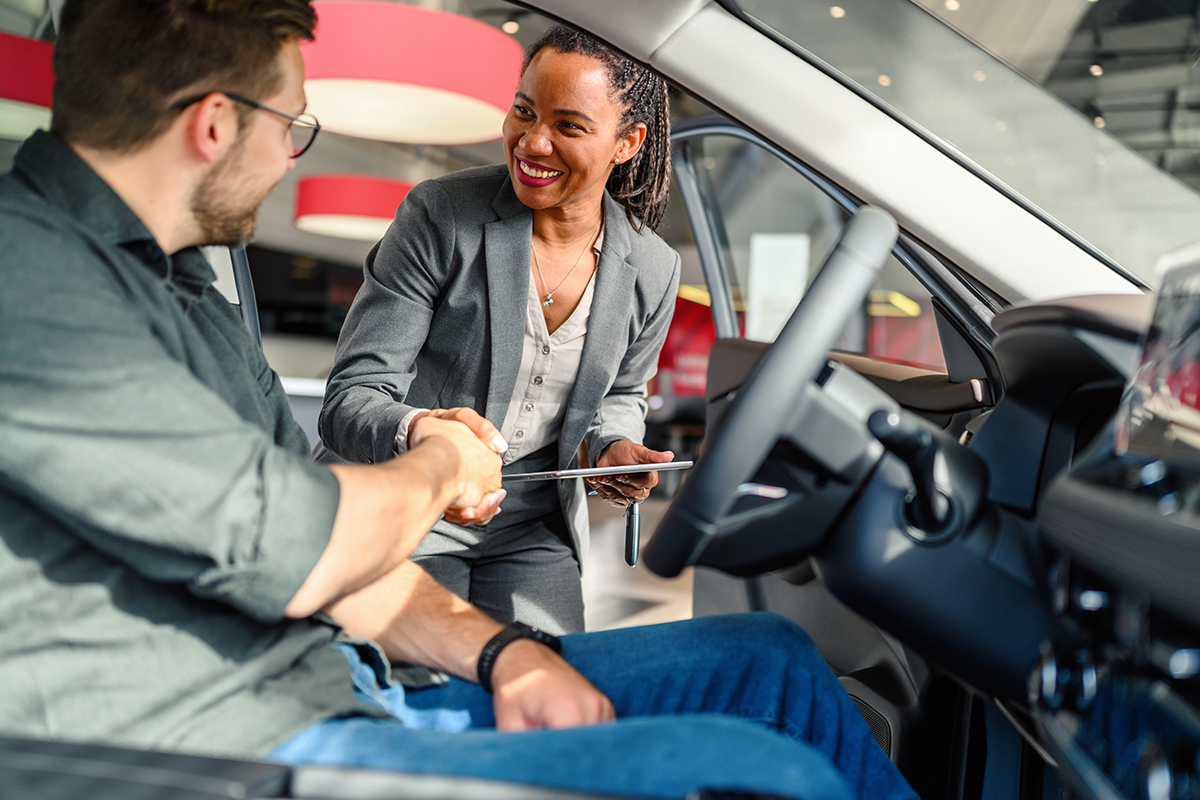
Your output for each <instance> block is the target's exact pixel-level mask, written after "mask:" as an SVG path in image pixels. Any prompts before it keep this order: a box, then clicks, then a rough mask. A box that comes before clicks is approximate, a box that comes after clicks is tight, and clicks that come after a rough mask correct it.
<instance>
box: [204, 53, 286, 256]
mask: <svg viewBox="0 0 1200 800" xmlns="http://www.w3.org/2000/svg"><path fill="white" fill-rule="evenodd" d="M279 66H280V69H281V70H282V72H283V76H284V77H283V84H282V88H280V90H279V91H278V92H276V93H275V94H273V95H271V96H270V97H266V98H263V99H262V100H261V101H260V102H262V103H263V104H265V105H268V106H271V107H272V108H277V109H279V110H280V111H286V112H288V113H289V114H294V115H298V114H300V113H301V112H302V111H304V106H305V98H304V62H303V60H302V59H301V57H300V47H299V45H298V44H297V43H296V42H295V41H294V40H293V41H289V42H287V43H286V44H285V45H284V46H283V48H282V49H281V50H280V53H279ZM255 99H258V98H255ZM291 154H292V138H291V134H290V128H289V122H288V120H286V119H284V118H283V117H280V116H279V115H277V114H272V113H271V112H269V111H263V110H261V109H260V110H255V111H254V112H252V113H251V114H250V116H249V118H248V119H247V121H246V123H245V125H243V126H242V128H241V130H240V131H239V132H238V138H237V140H236V141H235V142H234V144H233V146H232V147H231V148H230V149H229V150H228V151H227V152H226V153H225V155H224V156H223V157H222V158H221V159H220V160H219V161H217V162H216V163H214V164H213V165H212V166H211V167H210V168H209V171H208V174H207V175H205V176H204V178H203V179H202V180H201V181H200V183H199V184H198V185H197V186H196V190H195V191H194V192H193V194H192V202H191V207H192V213H193V214H194V215H195V217H196V223H197V224H198V225H199V226H200V233H201V237H202V243H203V244H227V245H236V244H242V243H244V242H246V241H249V239H250V237H252V236H253V235H254V227H255V223H256V222H257V220H258V207H259V206H260V205H262V201H263V200H264V199H266V196H267V195H268V194H270V193H271V190H272V189H274V188H275V186H276V184H278V183H279V180H280V179H281V178H282V177H283V175H284V173H285V172H287V171H288V170H289V169H291V168H292V167H293V166H294V165H295V161H294V160H293V159H292V157H291Z"/></svg>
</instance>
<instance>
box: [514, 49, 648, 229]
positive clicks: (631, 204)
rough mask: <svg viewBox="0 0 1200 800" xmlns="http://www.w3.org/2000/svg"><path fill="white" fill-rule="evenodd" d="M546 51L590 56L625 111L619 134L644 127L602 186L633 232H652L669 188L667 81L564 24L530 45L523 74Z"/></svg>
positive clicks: (522, 70)
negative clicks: (638, 143)
mask: <svg viewBox="0 0 1200 800" xmlns="http://www.w3.org/2000/svg"><path fill="white" fill-rule="evenodd" d="M547 47H551V48H553V49H555V50H557V51H559V52H560V53H578V54H580V55H586V56H591V57H592V58H594V59H596V60H597V61H599V62H600V63H601V64H602V65H603V66H604V70H605V72H606V73H607V74H608V86H609V91H610V93H611V95H612V97H614V98H615V99H616V100H617V101H618V102H619V103H620V104H621V105H622V106H624V109H625V110H624V113H623V114H622V116H621V123H620V129H619V130H618V131H617V135H618V136H623V135H625V133H627V132H628V131H629V129H630V128H632V127H633V126H634V125H636V124H637V123H639V122H641V123H643V124H644V125H645V126H646V140H645V141H644V142H642V148H641V149H640V150H638V152H637V155H635V156H634V157H633V158H631V159H629V160H628V161H625V162H623V163H621V164H617V166H616V167H614V168H613V171H612V174H611V175H609V176H608V184H607V186H606V188H607V189H608V191H609V194H611V195H612V196H613V199H615V200H616V201H617V202H619V203H620V204H621V205H623V206H624V207H625V215H626V216H627V217H628V218H629V222H630V224H632V225H633V226H634V227H635V228H636V229H637V230H639V231H640V230H641V229H642V228H643V227H646V226H649V228H650V230H657V229H658V226H659V225H660V224H661V223H662V221H663V217H664V216H665V214H666V210H667V199H668V193H669V192H670V189H671V112H670V108H669V107H668V104H667V83H666V81H664V80H663V79H662V78H660V77H659V76H658V74H657V73H656V72H654V70H652V69H650V68H649V67H645V66H642V65H641V64H639V63H637V62H636V61H633V60H632V59H629V58H626V57H625V56H623V55H621V54H620V53H618V52H617V51H616V50H613V49H612V48H611V47H608V46H607V45H604V44H602V43H600V42H598V41H596V40H595V39H593V38H592V37H591V36H588V35H587V34H586V33H582V32H580V31H578V30H576V29H575V28H571V27H569V26H567V25H554V26H552V27H551V28H549V29H548V30H547V31H546V32H545V33H543V34H542V35H541V36H540V37H539V38H538V40H537V41H536V42H534V43H533V44H531V45H529V48H528V49H527V50H526V51H525V64H524V65H523V66H522V67H521V73H522V74H524V73H525V70H526V69H527V68H528V67H529V62H530V61H532V60H533V57H534V56H535V55H537V54H538V52H539V51H541V50H543V49H545V48H547Z"/></svg>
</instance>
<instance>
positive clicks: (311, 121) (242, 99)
mask: <svg viewBox="0 0 1200 800" xmlns="http://www.w3.org/2000/svg"><path fill="white" fill-rule="evenodd" d="M210 94H223V95H225V96H226V97H228V98H229V99H230V100H233V101H234V102H235V103H242V104H244V105H248V106H251V107H252V108H257V109H261V110H262V111H267V112H270V113H271V114H274V115H276V116H279V117H283V118H284V119H286V120H288V123H289V124H288V131H289V132H291V129H292V127H293V126H295V125H299V126H300V127H301V128H303V129H305V130H311V131H312V136H311V137H310V138H309V140H308V143H307V144H305V145H304V147H301V148H300V149H299V150H293V151H292V154H291V156H290V158H292V159H297V158H299V157H300V156H302V155H304V154H305V153H307V152H308V148H310V147H312V146H313V142H315V141H316V140H317V134H318V133H320V132H321V123H320V122H318V121H317V118H316V117H314V116H313V115H312V114H309V113H304V114H301V115H300V116H298V117H297V116H293V115H292V114H289V113H287V112H286V111H280V110H279V109H278V108H272V107H271V106H268V105H265V104H263V103H260V102H258V101H257V100H251V99H250V98H249V97H246V96H245V95H240V94H238V93H237V92H226V91H218V92H205V93H204V94H199V95H196V96H195V97H185V98H184V99H182V100H179V101H176V102H175V103H172V104H171V108H174V109H176V110H179V111H182V110H183V109H185V108H187V107H188V106H190V105H192V104H193V103H199V102H200V101H201V100H203V99H204V98H206V97H208V96H209V95H210Z"/></svg>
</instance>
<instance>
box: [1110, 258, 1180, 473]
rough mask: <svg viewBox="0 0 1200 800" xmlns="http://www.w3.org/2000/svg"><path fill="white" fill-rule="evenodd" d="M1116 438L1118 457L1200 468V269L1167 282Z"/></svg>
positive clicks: (1169, 275) (1174, 275)
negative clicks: (1154, 460)
mask: <svg viewBox="0 0 1200 800" xmlns="http://www.w3.org/2000/svg"><path fill="white" fill-rule="evenodd" d="M1114 433H1115V445H1116V450H1117V453H1118V455H1121V454H1125V453H1129V454H1130V455H1134V456H1142V457H1146V458H1151V459H1161V460H1162V461H1165V462H1166V463H1168V464H1176V465H1179V466H1188V467H1192V468H1197V467H1200V265H1197V264H1192V265H1189V266H1184V267H1179V268H1177V269H1174V270H1172V271H1171V272H1169V273H1167V274H1166V275H1165V276H1164V277H1163V283H1162V287H1161V288H1160V290H1159V292H1158V299H1157V302H1156V303H1155V307H1154V318H1153V320H1152V322H1151V323H1150V328H1149V330H1148V331H1147V333H1146V338H1145V343H1144V346H1143V349H1142V360H1141V364H1140V365H1139V367H1138V370H1137V373H1136V374H1135V375H1134V377H1133V380H1132V381H1131V382H1130V384H1129V386H1128V388H1127V390H1126V392H1125V395H1124V397H1123V398H1122V400H1121V406H1120V409H1119V411H1118V415H1117V419H1116V429H1115V431H1114Z"/></svg>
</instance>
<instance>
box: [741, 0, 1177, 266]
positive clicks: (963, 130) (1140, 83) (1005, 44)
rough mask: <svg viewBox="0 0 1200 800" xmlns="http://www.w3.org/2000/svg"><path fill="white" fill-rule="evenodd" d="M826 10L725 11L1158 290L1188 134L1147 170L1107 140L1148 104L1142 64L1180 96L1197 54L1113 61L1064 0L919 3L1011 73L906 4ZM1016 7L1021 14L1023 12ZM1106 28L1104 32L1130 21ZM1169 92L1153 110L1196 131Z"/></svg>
mask: <svg viewBox="0 0 1200 800" xmlns="http://www.w3.org/2000/svg"><path fill="white" fill-rule="evenodd" d="M834 2H836V5H835V4H833V3H797V2H795V0H737V6H738V7H739V8H740V9H741V10H742V11H744V12H745V13H746V14H748V15H749V16H751V17H752V18H753V19H754V20H755V21H757V22H758V23H760V24H761V25H763V26H765V27H767V28H770V29H772V30H773V31H774V32H775V33H776V34H778V35H779V36H780V37H782V38H783V39H785V40H787V41H789V42H791V43H792V44H793V45H795V46H796V47H798V48H799V49H801V50H803V51H805V52H807V53H808V54H809V55H811V56H814V57H815V58H816V59H817V60H819V61H820V62H823V63H824V65H825V66H826V67H827V68H828V69H830V70H831V71H833V72H834V73H836V74H838V75H839V76H840V77H841V78H842V79H843V80H846V81H848V82H849V83H851V84H853V85H855V86H857V87H858V89H859V90H860V91H861V92H863V93H865V94H866V95H868V96H870V97H872V98H874V99H875V100H876V102H877V103H879V104H881V105H883V106H885V107H887V108H888V109H889V110H890V111H891V112H892V113H893V114H895V115H896V116H897V117H899V118H901V119H903V120H905V121H907V122H908V123H909V124H910V125H911V126H912V127H914V128H916V129H919V130H921V131H922V132H923V133H924V135H926V136H927V137H929V138H931V139H932V140H934V141H935V142H937V143H938V144H939V145H940V146H942V147H943V148H944V149H946V150H947V151H949V152H951V153H954V154H955V155H956V156H957V157H958V158H960V159H962V160H964V161H965V162H967V163H969V164H971V165H973V166H974V167H975V168H976V169H977V170H979V171H981V172H982V173H985V174H986V175H988V176H990V177H991V179H992V180H993V181H995V182H997V183H999V184H1003V185H1004V186H1006V187H1008V188H1009V190H1010V191H1011V192H1012V193H1014V194H1016V195H1018V196H1020V197H1021V198H1023V199H1024V200H1025V201H1026V202H1027V203H1029V204H1030V205H1032V206H1033V207H1036V208H1037V209H1040V211H1041V212H1042V213H1044V214H1045V215H1047V216H1048V217H1050V218H1052V219H1054V220H1057V222H1058V223H1059V224H1060V226H1062V227H1064V228H1066V229H1067V230H1069V231H1071V232H1072V233H1073V234H1075V235H1076V236H1077V237H1078V238H1080V239H1082V240H1083V241H1084V242H1086V243H1087V244H1089V245H1090V246H1091V247H1093V248H1094V249H1095V250H1097V251H1099V252H1100V253H1101V254H1103V255H1104V256H1106V257H1107V258H1108V259H1109V260H1111V261H1112V262H1114V264H1115V265H1118V266H1119V267H1121V268H1123V269H1124V270H1127V271H1128V272H1130V273H1132V274H1133V275H1135V276H1137V277H1138V278H1139V279H1141V280H1142V281H1144V282H1145V283H1147V284H1149V285H1151V286H1156V285H1157V283H1158V280H1157V277H1156V275H1155V269H1154V267H1155V263H1156V261H1157V260H1158V257H1159V256H1160V255H1162V254H1163V253H1164V252H1168V251H1171V250H1175V249H1177V248H1179V247H1182V246H1184V245H1186V244H1189V243H1192V242H1195V241H1197V240H1200V195H1198V194H1197V191H1196V190H1195V189H1193V188H1192V187H1191V186H1189V185H1187V184H1186V183H1185V182H1184V181H1185V180H1192V181H1194V183H1195V185H1200V174H1198V172H1200V171H1198V170H1197V163H1196V152H1197V150H1196V148H1197V147H1200V136H1193V137H1192V138H1191V143H1190V145H1188V146H1187V147H1186V149H1185V152H1184V153H1183V154H1182V157H1179V156H1180V154H1179V152H1178V151H1179V148H1178V147H1176V146H1175V145H1176V144H1177V143H1176V142H1173V141H1171V140H1170V139H1166V140H1164V141H1163V142H1162V143H1161V147H1160V148H1158V149H1154V148H1149V147H1148V148H1145V149H1144V151H1143V152H1145V153H1147V154H1149V155H1151V156H1153V157H1154V158H1155V159H1156V162H1157V163H1156V162H1155V161H1151V160H1150V159H1148V158H1147V157H1146V155H1144V154H1143V152H1138V151H1136V150H1134V149H1133V148H1132V147H1130V146H1129V145H1128V144H1126V143H1125V142H1122V141H1121V140H1120V139H1119V138H1117V136H1114V135H1113V133H1114V129H1116V128H1117V125H1116V124H1115V123H1116V122H1117V121H1118V120H1120V121H1121V122H1122V124H1124V125H1126V126H1127V127H1128V126H1129V125H1134V126H1136V125H1138V124H1139V123H1134V122H1133V121H1132V120H1128V119H1124V120H1122V119H1121V114H1122V113H1123V112H1125V109H1126V107H1127V106H1129V105H1130V104H1132V103H1134V102H1136V103H1141V104H1143V105H1146V104H1149V103H1151V102H1153V101H1154V98H1147V95H1149V94H1150V93H1151V91H1152V89H1154V88H1156V85H1155V84H1154V83H1153V82H1152V81H1151V79H1150V76H1148V75H1145V74H1144V73H1146V72H1147V71H1148V70H1149V69H1150V68H1154V69H1157V70H1158V72H1156V73H1154V74H1155V75H1156V76H1157V77H1158V82H1159V84H1162V83H1164V82H1166V83H1170V82H1171V81H1175V82H1182V84H1183V85H1184V88H1185V89H1186V84H1187V82H1188V81H1189V79H1190V78H1191V77H1192V75H1193V72H1194V71H1193V69H1192V67H1193V59H1194V57H1195V54H1194V53H1193V52H1191V51H1190V50H1189V49H1188V48H1187V47H1180V46H1174V47H1173V48H1168V47H1157V48H1156V49H1154V50H1153V55H1156V56H1157V62H1152V63H1151V64H1150V65H1149V67H1147V66H1146V65H1144V64H1141V63H1138V64H1133V61H1136V60H1137V59H1136V58H1134V57H1133V56H1132V55H1130V54H1128V53H1127V54H1125V55H1123V56H1121V55H1120V54H1117V55H1116V56H1114V51H1113V50H1112V48H1111V47H1110V48H1108V49H1106V47H1107V45H1106V44H1105V41H1104V38H1103V36H1102V35H1101V32H1100V29H1099V28H1097V27H1096V26H1097V25H1099V24H1100V22H1098V21H1097V19H1096V18H1095V16H1094V14H1091V13H1089V9H1090V8H1091V7H1092V6H1093V4H1090V3H1081V2H1077V1H1076V0H1072V2H1070V3H1064V2H1056V1H1055V0H1037V2H1033V3H1028V2H1027V3H1008V4H986V6H988V7H984V6H981V7H980V9H978V11H979V13H976V14H975V15H974V16H973V17H971V16H970V15H968V13H967V12H968V11H969V10H970V9H968V8H964V7H965V6H969V5H971V4H970V3H969V2H968V0H961V3H960V0H937V2H936V3H935V2H934V0H924V2H927V3H928V4H929V5H930V7H932V8H936V9H937V10H938V14H940V15H941V16H943V17H947V18H950V17H952V16H953V14H954V13H957V12H962V13H963V15H964V16H963V17H962V19H963V20H964V23H972V26H971V27H972V32H973V33H975V34H976V38H978V39H980V40H982V41H987V40H989V39H990V40H991V41H990V44H992V46H993V49H994V50H996V51H997V52H998V53H1000V54H1001V55H1003V56H1004V57H1005V58H1006V60H1008V61H1009V62H1012V63H1017V64H1019V65H1020V66H1021V67H1022V69H1023V70H1024V72H1025V73H1027V74H1023V73H1022V72H1018V71H1017V70H1015V69H1013V68H1012V67H1010V66H1008V64H1006V63H1004V62H1003V61H1001V60H1000V59H999V58H998V57H996V56H995V55H992V54H990V53H988V52H985V51H984V50H983V49H981V48H980V46H978V45H977V44H975V43H973V42H972V41H970V40H969V39H967V38H966V37H965V36H964V35H963V34H961V33H959V32H957V31H956V30H954V29H952V28H951V27H949V26H948V25H947V24H946V23H945V22H944V21H943V20H941V19H939V18H938V17H937V16H935V15H933V14H931V13H930V12H929V11H927V10H926V9H924V8H922V7H920V6H918V5H916V4H915V2H907V1H906V2H900V1H899V0H834ZM1126 5H1127V6H1129V5H1134V4H1132V3H1127V4H1126ZM997 6H1004V7H1003V8H997ZM1018 6H1024V7H1027V8H1026V9H1025V13H1024V14H1022V13H1020V9H1019V8H1016V7H1018ZM1068 6H1069V7H1070V8H1069V9H1068V8H1067V7H1068ZM989 7H990V8H989ZM989 15H990V16H989ZM1109 21H1110V22H1111V23H1112V25H1111V26H1110V27H1111V28H1122V27H1123V26H1124V27H1127V26H1128V25H1130V24H1136V23H1129V22H1126V21H1125V20H1123V19H1122V18H1120V17H1119V16H1118V17H1114V18H1113V19H1112V20H1109ZM956 22H957V20H956ZM1175 22H1177V23H1178V24H1176V25H1174V26H1172V27H1171V28H1170V30H1171V31H1172V35H1173V36H1179V35H1181V34H1179V32H1178V28H1179V27H1180V26H1185V27H1186V28H1187V32H1188V34H1194V30H1195V18H1194V17H1190V18H1188V17H1185V18H1183V19H1182V20H1176V21H1175ZM1089 26H1090V27H1089ZM1077 30H1078V31H1079V32H1078V33H1077ZM1093 34H1094V35H1093ZM1110 35H1115V34H1110ZM1164 35H1165V34H1164ZM1079 39H1082V40H1083V41H1084V42H1085V43H1086V45H1087V47H1086V48H1084V47H1080V44H1079ZM1141 51H1145V52H1149V51H1146V48H1141ZM1118 57H1120V58H1123V60H1121V61H1118V60H1117V58H1118ZM1149 57H1150V56H1149V55H1142V56H1141V58H1142V59H1143V60H1144V59H1145V58H1149ZM1131 59H1133V61H1131ZM1163 61H1167V62H1170V63H1168V64H1166V65H1164V64H1162V63H1161V62H1163ZM1105 64H1107V67H1106V66H1105ZM1131 64H1132V65H1131ZM1164 66H1165V67H1169V68H1170V69H1171V70H1172V71H1170V72H1164V71H1163V70H1162V68H1163V67H1164ZM1106 69H1107V70H1108V71H1107V73H1106V72H1105V70H1106ZM1135 73H1136V75H1135ZM1037 81H1048V82H1049V83H1048V85H1049V86H1050V87H1051V88H1054V89H1056V90H1058V91H1059V93H1060V94H1061V95H1062V97H1061V98H1060V97H1058V96H1055V95H1054V94H1051V93H1050V92H1049V91H1048V90H1047V88H1044V87H1042V86H1040V85H1038V83H1037ZM1159 88H1161V87H1159ZM1179 91H1180V90H1179V89H1178V87H1171V90H1170V93H1171V95H1172V97H1171V98H1166V99H1163V100H1162V103H1174V104H1176V105H1178V106H1179V109H1178V114H1177V115H1176V124H1179V123H1180V122H1183V121H1184V120H1183V117H1182V115H1185V114H1186V115H1190V118H1191V119H1192V120H1194V122H1193V123H1192V124H1193V125H1198V124H1200V116H1198V115H1197V114H1196V112H1195V111H1194V110H1191V109H1190V108H1189V107H1188V106H1189V103H1188V100H1189V98H1188V97H1187V96H1184V97H1183V98H1182V99H1180V97H1179ZM1167 92H1168V90H1167V89H1165V88H1164V89H1163V93H1167ZM1172 98H1173V99H1172ZM1066 99H1070V100H1071V101H1072V103H1074V104H1075V107H1073V106H1072V105H1069V104H1068V103H1067V102H1066ZM1122 103H1124V104H1125V105H1122ZM1191 105H1192V106H1194V105H1195V104H1191ZM1137 107H1140V106H1137ZM1159 111H1160V112H1162V111H1163V109H1162V108H1159ZM1085 112H1086V113H1085ZM1110 120H1111V121H1112V122H1113V123H1114V124H1110ZM1192 130H1193V131H1195V130H1197V128H1193V129H1192ZM1128 133H1129V134H1131V136H1130V139H1131V141H1132V142H1134V143H1135V144H1138V143H1143V144H1144V143H1145V142H1146V141H1147V140H1146V137H1145V133H1146V132H1145V131H1135V130H1128ZM1134 134H1137V136H1140V137H1141V138H1137V137H1136V136H1134ZM1155 143H1157V142H1155ZM1185 144H1186V143H1185ZM1139 146H1140V145H1139ZM1172 173H1174V174H1172Z"/></svg>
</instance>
